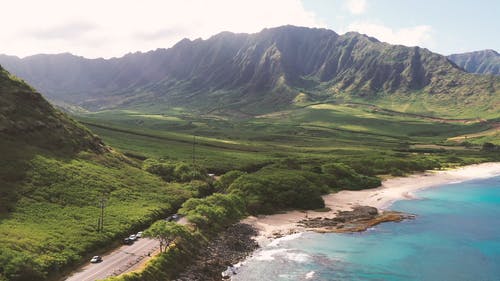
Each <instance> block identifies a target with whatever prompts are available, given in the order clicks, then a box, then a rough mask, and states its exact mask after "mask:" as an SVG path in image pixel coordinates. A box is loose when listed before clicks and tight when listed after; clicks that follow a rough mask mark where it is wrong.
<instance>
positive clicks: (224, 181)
mask: <svg viewBox="0 0 500 281" xmlns="http://www.w3.org/2000/svg"><path fill="white" fill-rule="evenodd" d="M243 175H246V172H242V171H238V170H233V171H229V172H227V173H225V174H224V175H222V176H221V177H220V178H219V180H218V181H217V182H216V183H215V185H216V189H217V191H219V192H225V191H227V189H228V188H229V186H230V185H231V184H232V183H233V182H234V181H235V180H236V179H238V178H239V177H241V176H243Z"/></svg>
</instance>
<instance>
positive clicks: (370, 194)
mask: <svg viewBox="0 0 500 281" xmlns="http://www.w3.org/2000/svg"><path fill="white" fill-rule="evenodd" d="M499 175H500V162H489V163H482V164H474V165H468V166H463V167H459V168H455V169H451V170H437V171H436V170H430V171H426V172H424V173H420V174H414V175H410V176H407V177H397V178H391V179H387V180H384V181H383V182H382V185H381V186H380V187H377V188H373V189H365V190H357V191H350V190H342V191H339V192H337V193H331V194H327V195H324V196H323V199H324V201H325V207H327V208H330V210H329V211H327V212H317V211H290V212H286V213H283V214H274V215H267V216H258V217H254V216H250V217H247V218H245V219H244V220H242V221H241V222H242V223H245V224H249V225H251V226H252V227H254V228H255V229H256V230H257V231H258V235H257V236H255V237H254V239H255V240H256V241H257V243H258V244H259V245H260V246H261V247H262V246H265V245H267V244H268V243H270V242H271V241H272V240H273V239H274V238H278V237H282V236H285V235H290V234H294V233H299V232H305V231H315V229H312V228H307V227H304V226H303V225H301V224H300V221H302V220H304V219H325V218H326V219H333V218H335V217H336V216H337V213H338V212H339V211H350V210H352V209H353V207H356V206H371V207H375V208H377V209H378V210H379V211H380V212H382V213H383V212H384V211H388V209H389V207H390V206H391V205H392V203H394V202H395V201H398V200H413V199H418V198H417V197H416V195H415V192H417V191H419V190H422V189H427V188H432V187H435V186H440V185H446V184H453V183H458V182H463V181H468V180H474V179H482V178H490V177H494V176H499Z"/></svg>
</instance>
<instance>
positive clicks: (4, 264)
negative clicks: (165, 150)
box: [0, 68, 191, 280]
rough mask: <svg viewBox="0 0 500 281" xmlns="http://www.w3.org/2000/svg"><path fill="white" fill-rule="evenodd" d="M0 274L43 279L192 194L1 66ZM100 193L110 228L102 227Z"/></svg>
mask: <svg viewBox="0 0 500 281" xmlns="http://www.w3.org/2000/svg"><path fill="white" fill-rule="evenodd" d="M0 155H1V157H0V280H44V279H46V278H48V277H49V276H57V274H59V273H62V272H64V271H65V270H67V269H68V266H70V265H75V264H77V263H79V262H80V261H81V260H82V258H84V257H86V256H87V255H89V254H90V253H91V252H96V251H99V250H102V249H103V248H106V247H109V245H110V244H112V243H113V242H114V241H117V240H119V238H120V237H121V236H122V235H125V234H128V232H129V231H130V230H135V229H138V228H140V227H144V226H145V225H147V224H148V223H149V222H151V221H153V220H155V219H157V218H158V217H159V216H161V215H164V214H166V213H170V212H174V211H175V210H177V208H178V207H179V206H180V205H181V204H182V202H183V201H184V200H186V199H187V198H189V197H190V196H191V191H187V190H185V189H184V188H182V187H181V185H179V184H167V183H165V182H164V181H163V180H161V179H160V178H159V177H157V176H154V175H152V174H150V173H147V172H145V171H144V170H142V169H141V165H140V163H135V162H133V161H131V160H129V159H127V158H126V157H124V156H123V155H121V154H119V153H116V152H114V151H113V150H112V149H111V148H109V147H107V146H105V145H104V144H103V143H102V142H101V140H100V139H99V138H98V137H96V136H95V135H93V134H92V133H91V132H90V131H89V130H88V129H86V128H85V127H83V126H81V125H79V124H78V123H76V122H75V121H73V120H72V119H71V118H69V117H67V116H66V115H65V114H63V113H61V112H59V111H57V110H55V109H54V108H53V107H52V106H51V105H50V104H49V103H48V102H46V101H45V100H44V99H43V98H42V97H41V95H40V94H39V93H37V92H36V91H34V90H33V89H32V88H31V87H29V86H28V85H26V84H25V83H24V82H22V81H20V80H18V79H16V78H15V77H12V76H11V75H10V74H9V73H7V72H6V71H5V70H3V69H1V68H0ZM101 199H105V200H106V209H105V213H106V215H105V221H104V231H102V232H97V231H96V230H97V220H98V217H99V214H100V208H99V204H100V201H101Z"/></svg>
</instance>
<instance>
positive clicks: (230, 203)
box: [179, 193, 246, 233]
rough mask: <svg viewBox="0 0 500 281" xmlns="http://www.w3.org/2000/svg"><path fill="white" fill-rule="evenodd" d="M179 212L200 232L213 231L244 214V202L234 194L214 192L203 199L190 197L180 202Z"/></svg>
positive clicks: (235, 220) (229, 223)
mask: <svg viewBox="0 0 500 281" xmlns="http://www.w3.org/2000/svg"><path fill="white" fill-rule="evenodd" d="M179 213H180V214H182V215H185V216H186V217H187V219H188V220H189V221H190V222H191V223H194V224H195V225H196V226H197V228H198V229H199V230H201V231H202V232H208V233H213V232H217V231H219V230H221V229H223V228H224V227H227V226H229V225H231V224H233V223H235V222H237V221H238V220H240V219H241V218H242V217H243V216H244V215H245V213H246V212H245V203H244V202H243V199H242V198H241V197H240V196H238V195H236V194H220V193H215V194H213V195H211V196H208V197H205V198H203V199H199V198H191V199H189V200H187V201H186V202H184V204H182V208H181V209H179Z"/></svg>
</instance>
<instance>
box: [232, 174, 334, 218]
mask: <svg viewBox="0 0 500 281" xmlns="http://www.w3.org/2000/svg"><path fill="white" fill-rule="evenodd" d="M312 175H313V173H309V174H308V176H310V177H313V176H312ZM316 177H317V175H316ZM319 181H320V180H318V182H319ZM325 190H326V188H325V187H324V186H322V185H320V186H318V185H317V184H314V183H313V182H312V181H311V180H308V179H307V177H306V176H304V172H302V171H293V170H277V169H266V170H261V171H259V172H257V173H254V174H248V175H243V176H241V177H239V178H238V179H237V180H235V181H234V182H233V183H232V184H231V186H230V187H229V189H228V191H229V192H232V193H237V194H241V195H242V196H243V198H244V199H245V202H246V206H247V210H248V212H250V213H252V214H259V213H264V214H269V213H273V212H276V211H279V210H287V209H319V208H323V207H324V206H325V203H324V201H323V199H322V198H321V194H322V193H323V192H324V191H325Z"/></svg>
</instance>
